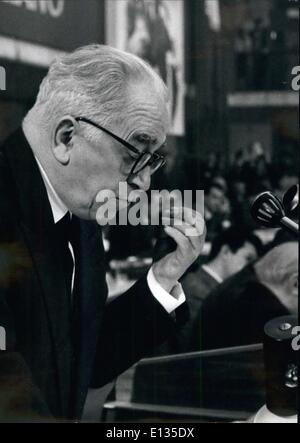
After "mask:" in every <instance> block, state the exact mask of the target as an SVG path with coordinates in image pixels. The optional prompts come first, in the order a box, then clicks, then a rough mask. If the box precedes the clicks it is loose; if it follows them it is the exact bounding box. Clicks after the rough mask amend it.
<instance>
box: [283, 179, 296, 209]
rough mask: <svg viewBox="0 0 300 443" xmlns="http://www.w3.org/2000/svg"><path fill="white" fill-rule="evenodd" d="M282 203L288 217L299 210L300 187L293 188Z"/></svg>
mask: <svg viewBox="0 0 300 443" xmlns="http://www.w3.org/2000/svg"><path fill="white" fill-rule="evenodd" d="M282 203H283V206H284V209H285V211H286V213H287V214H288V215H291V214H295V213H296V212H297V211H298V210H299V185H294V186H292V187H291V188H290V189H289V190H288V191H286V193H285V194H284V196H283V199H282Z"/></svg>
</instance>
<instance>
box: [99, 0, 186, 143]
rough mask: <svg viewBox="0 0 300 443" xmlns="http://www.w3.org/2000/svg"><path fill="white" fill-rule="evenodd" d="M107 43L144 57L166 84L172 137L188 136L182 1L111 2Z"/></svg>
mask: <svg viewBox="0 0 300 443" xmlns="http://www.w3.org/2000/svg"><path fill="white" fill-rule="evenodd" d="M107 15H108V23H109V25H108V26H107V43H108V44H110V45H112V46H115V47H117V48H119V49H123V50H126V51H129V52H132V53H133V54H136V55H138V56H139V57H142V58H143V59H144V60H146V61H147V62H149V63H150V64H151V66H152V67H154V69H155V70H156V71H157V72H158V73H159V74H160V76H161V77H162V78H163V79H164V81H165V82H166V84H167V86H168V89H169V93H170V114H171V119H172V120H171V123H172V124H171V129H170V133H171V134H172V135H177V136H182V135H184V5H183V1H182V0H115V1H113V2H111V1H108V2H107Z"/></svg>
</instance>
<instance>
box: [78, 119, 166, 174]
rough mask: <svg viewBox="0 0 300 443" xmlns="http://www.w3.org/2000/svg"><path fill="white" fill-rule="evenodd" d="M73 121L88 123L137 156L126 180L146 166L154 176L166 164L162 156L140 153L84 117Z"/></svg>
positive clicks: (155, 153)
mask: <svg viewBox="0 0 300 443" xmlns="http://www.w3.org/2000/svg"><path fill="white" fill-rule="evenodd" d="M75 120H76V121H80V122H83V123H88V124H89V125H92V126H94V127H95V128H98V129H101V131H103V132H105V133H106V134H108V135H110V136H111V137H112V138H114V139H115V140H117V141H118V142H119V143H120V144H121V145H123V146H124V147H125V148H127V149H128V150H129V151H131V152H134V153H135V154H138V158H137V159H136V161H135V162H134V164H133V166H132V168H131V171H130V173H129V176H128V178H129V177H130V176H131V175H136V174H139V173H140V172H141V171H142V170H143V169H145V168H146V167H148V166H149V167H150V172H151V174H154V172H156V171H157V170H158V169H159V168H161V167H162V166H163V165H164V164H165V163H166V159H165V157H164V156H163V155H159V154H157V152H154V153H153V154H151V152H142V153H141V151H139V150H138V149H137V148H135V147H134V146H132V145H131V144H130V143H128V142H127V141H126V140H123V139H122V138H121V137H119V136H118V135H116V134H114V133H113V132H111V131H109V130H108V129H106V128H104V127H103V126H100V125H98V124H97V123H94V122H93V121H92V120H90V119H88V118H86V117H76V118H75Z"/></svg>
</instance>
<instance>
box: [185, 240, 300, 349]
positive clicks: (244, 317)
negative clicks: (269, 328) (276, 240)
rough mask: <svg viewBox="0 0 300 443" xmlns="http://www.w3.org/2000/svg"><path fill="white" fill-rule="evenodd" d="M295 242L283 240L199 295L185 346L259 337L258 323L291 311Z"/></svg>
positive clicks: (225, 343) (295, 271) (295, 290)
mask: <svg viewBox="0 0 300 443" xmlns="http://www.w3.org/2000/svg"><path fill="white" fill-rule="evenodd" d="M297 306H298V243H297V242H296V241H293V242H287V243H283V244H281V245H279V246H277V247H275V248H273V249H271V250H270V251H269V252H268V253H267V254H265V255H264V256H263V257H262V258H260V259H259V260H258V261H257V262H256V263H255V264H254V265H252V264H250V265H249V266H247V267H246V268H245V269H243V270H242V271H241V272H240V273H238V274H237V275H235V276H233V277H232V278H230V279H228V280H227V281H226V282H224V283H223V284H222V285H219V286H218V288H217V289H216V290H215V291H214V292H213V293H212V294H211V295H210V296H209V297H208V298H207V299H206V300H205V301H204V303H203V304H202V307H201V309H200V312H199V315H198V318H197V319H195V321H194V324H195V327H194V330H193V335H192V337H193V341H192V344H191V347H190V349H189V350H200V349H201V350H203V349H217V348H225V347H230V346H240V345H248V344H251V343H260V342H262V340H263V334H264V325H265V324H266V323H267V322H268V321H269V320H271V319H273V318H275V317H280V316H282V315H287V314H294V315H296V314H297V309H298V308H297Z"/></svg>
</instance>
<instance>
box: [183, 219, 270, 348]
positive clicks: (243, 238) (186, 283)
mask: <svg viewBox="0 0 300 443" xmlns="http://www.w3.org/2000/svg"><path fill="white" fill-rule="evenodd" d="M261 252H262V243H261V241H260V239H259V238H258V237H256V236H255V235H254V234H251V233H247V232H243V231H240V230H238V229H237V228H234V227H232V228H229V229H227V230H226V231H224V232H223V233H222V234H220V235H219V236H218V237H217V238H216V239H215V241H214V242H213V245H212V249H211V253H210V256H209V260H208V262H207V263H206V264H203V265H202V266H200V267H199V268H198V269H197V270H196V271H195V272H190V273H188V274H186V275H185V276H184V278H183V279H182V281H181V283H182V286H183V288H184V291H185V293H186V294H187V299H188V305H189V310H190V319H189V321H188V323H187V324H186V325H185V327H184V329H182V331H181V332H180V336H179V338H178V348H179V349H178V351H180V352H186V350H187V349H188V348H189V346H190V343H191V340H192V336H191V334H192V331H193V328H194V327H195V321H197V317H198V316H199V310H200V308H201V305H202V303H203V301H204V300H205V299H206V298H207V297H208V298H209V295H210V293H211V292H212V291H213V290H214V289H215V288H216V287H218V286H219V285H220V284H221V283H222V282H223V281H224V280H226V279H227V278H229V277H230V276H232V275H233V274H236V273H237V272H239V271H240V270H241V269H242V268H244V267H245V266H246V265H248V264H249V263H251V262H253V261H255V260H256V259H257V257H258V256H259V255H260V254H261Z"/></svg>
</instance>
